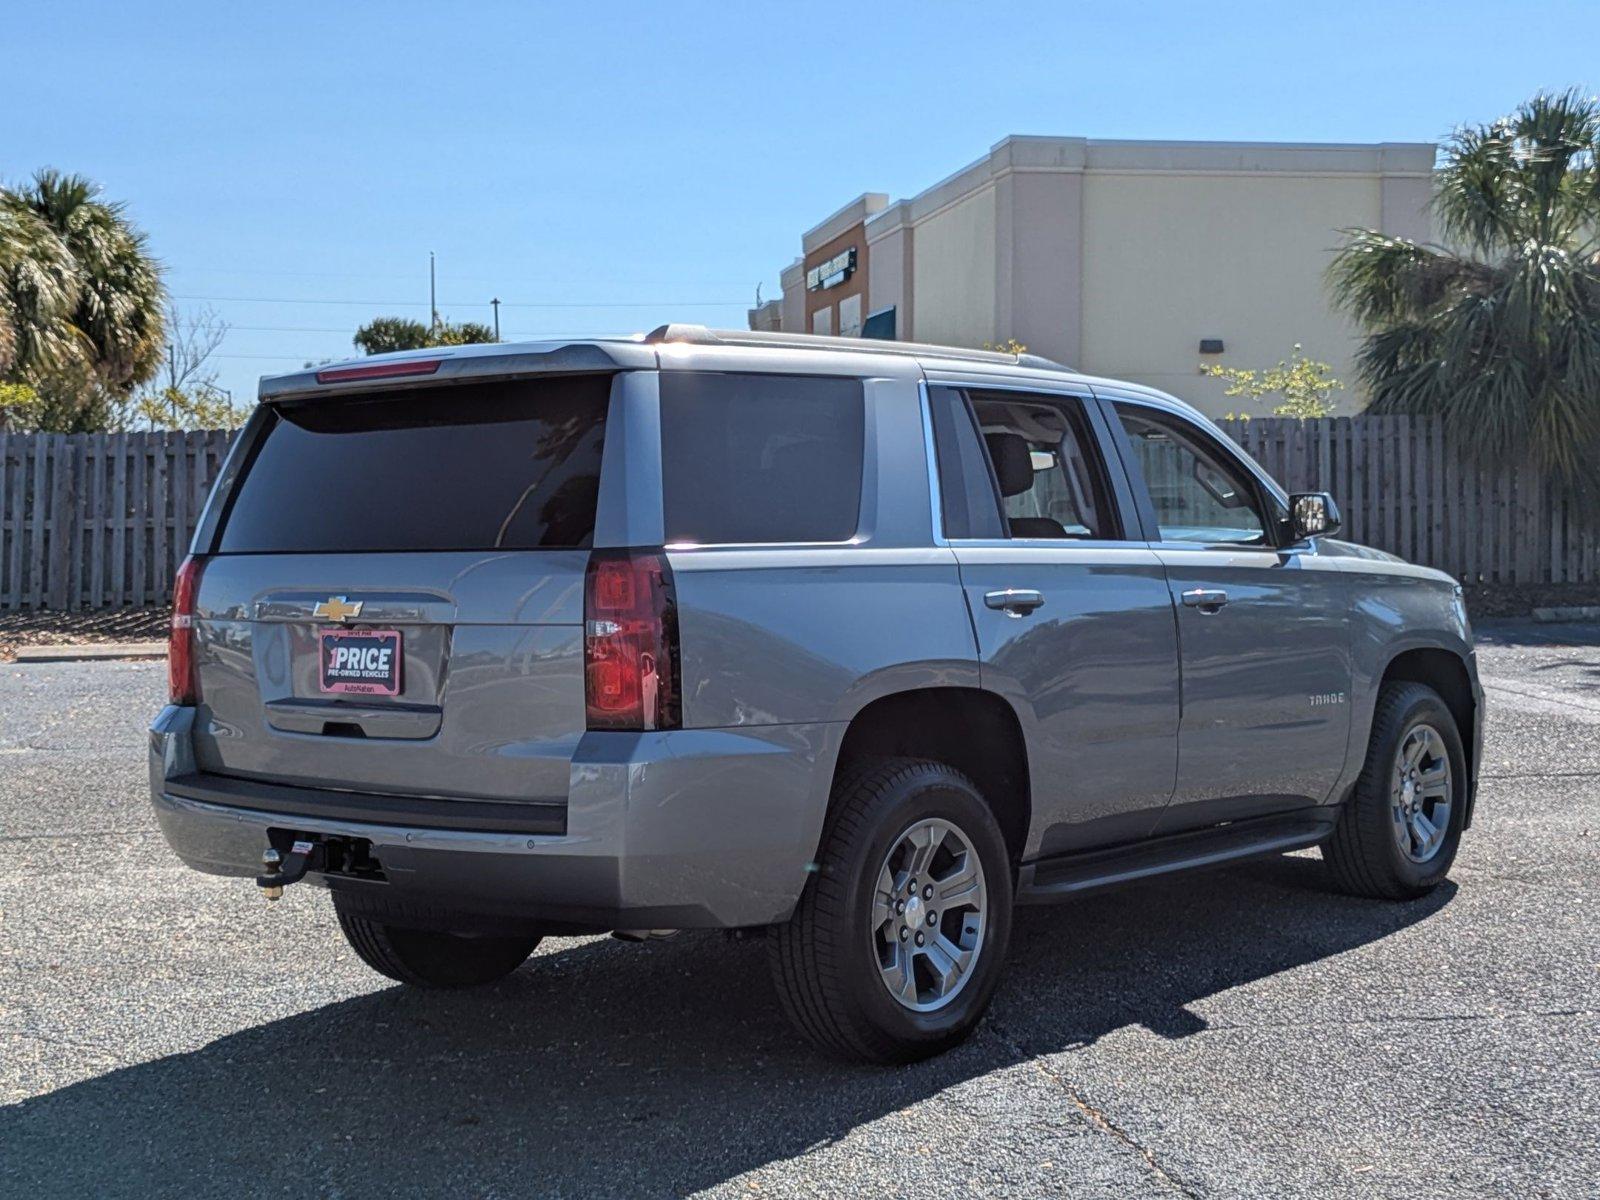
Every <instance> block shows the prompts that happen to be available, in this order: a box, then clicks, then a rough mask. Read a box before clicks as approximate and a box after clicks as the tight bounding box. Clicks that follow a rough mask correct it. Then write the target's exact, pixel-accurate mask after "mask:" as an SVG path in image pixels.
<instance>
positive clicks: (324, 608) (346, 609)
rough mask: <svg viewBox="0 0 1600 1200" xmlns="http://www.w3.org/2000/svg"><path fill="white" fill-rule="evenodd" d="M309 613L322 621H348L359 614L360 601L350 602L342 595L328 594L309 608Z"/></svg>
mask: <svg viewBox="0 0 1600 1200" xmlns="http://www.w3.org/2000/svg"><path fill="white" fill-rule="evenodd" d="M311 615H312V616H313V617H321V618H322V619H323V620H324V621H348V620H349V619H350V618H351V617H359V616H360V615H361V601H359V600H357V601H356V602H355V603H354V604H351V603H350V601H348V600H346V599H345V598H344V597H343V596H329V597H328V598H327V599H326V600H324V601H322V603H320V604H318V605H317V606H316V607H315V608H313V609H312V610H311Z"/></svg>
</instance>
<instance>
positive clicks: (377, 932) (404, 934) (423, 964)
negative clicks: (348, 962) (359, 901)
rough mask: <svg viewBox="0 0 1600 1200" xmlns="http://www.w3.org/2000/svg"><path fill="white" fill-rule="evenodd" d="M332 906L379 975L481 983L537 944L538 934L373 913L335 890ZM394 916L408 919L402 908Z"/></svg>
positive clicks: (440, 984)
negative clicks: (443, 926)
mask: <svg viewBox="0 0 1600 1200" xmlns="http://www.w3.org/2000/svg"><path fill="white" fill-rule="evenodd" d="M333 910H334V913H335V914H336V915H337V916H338V918H339V928H340V929H341V930H342V931H343V932H344V936H345V940H346V941H348V942H349V943H350V947H351V949H353V950H354V951H355V952H356V954H357V955H358V956H359V957H360V959H361V961H362V962H364V963H366V964H367V966H369V967H371V968H372V969H373V970H374V971H376V972H378V974H380V975H387V976H388V977H389V978H390V979H393V980H395V981H396V982H398V983H405V984H410V985H411V986H412V987H424V988H466V987H478V986H480V985H482V984H486V983H493V982H494V981H495V980H497V979H503V978H505V977H506V976H507V975H509V974H511V972H513V971H515V970H516V969H517V968H518V967H520V966H521V965H522V964H523V963H524V962H526V961H527V959H528V956H529V955H530V954H532V953H533V951H534V948H535V947H536V946H538V944H539V942H540V938H539V937H538V936H537V935H534V934H519V935H512V936H499V935H491V936H481V937H480V936H478V935H475V934H464V933H446V932H441V931H439V930H434V929H416V928H411V927H409V926H407V925H405V924H403V923H399V924H397V923H395V922H394V921H391V920H382V919H379V918H378V917H376V916H374V914H373V910H372V908H371V907H370V906H366V907H361V908H357V907H356V906H355V904H353V903H352V902H351V901H349V900H347V899H346V898H345V897H344V896H343V894H342V893H340V892H334V893H333ZM395 916H396V917H398V918H399V919H400V921H401V922H403V921H404V915H403V912H398V911H397V912H396V914H395Z"/></svg>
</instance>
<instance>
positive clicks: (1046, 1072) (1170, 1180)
mask: <svg viewBox="0 0 1600 1200" xmlns="http://www.w3.org/2000/svg"><path fill="white" fill-rule="evenodd" d="M983 1028H984V1029H986V1030H987V1031H988V1032H989V1033H991V1034H992V1035H993V1036H994V1038H995V1040H996V1041H998V1042H1000V1044H1001V1045H1003V1046H1004V1047H1005V1048H1006V1049H1007V1050H1009V1051H1010V1052H1011V1053H1012V1054H1013V1055H1015V1056H1016V1058H1017V1059H1018V1060H1019V1061H1023V1062H1026V1063H1027V1064H1028V1065H1029V1066H1031V1067H1032V1068H1033V1069H1034V1070H1035V1071H1037V1072H1039V1074H1041V1075H1043V1076H1044V1077H1045V1078H1046V1079H1048V1080H1049V1081H1050V1082H1051V1083H1053V1084H1054V1085H1055V1086H1056V1087H1057V1088H1059V1089H1060V1090H1061V1091H1062V1092H1064V1093H1065V1094H1066V1097H1067V1099H1069V1100H1070V1101H1072V1104H1073V1107H1074V1108H1076V1109H1077V1110H1078V1112H1079V1113H1081V1114H1082V1115H1083V1118H1084V1120H1086V1121H1088V1123H1089V1125H1090V1127H1091V1128H1093V1129H1095V1130H1096V1131H1097V1132H1099V1133H1102V1134H1104V1135H1106V1136H1107V1137H1109V1138H1111V1139H1112V1140H1113V1141H1115V1142H1118V1143H1120V1144H1121V1145H1122V1146H1124V1147H1125V1148H1127V1149H1129V1150H1132V1151H1133V1152H1134V1153H1135V1154H1137V1155H1138V1156H1139V1157H1140V1158H1142V1159H1143V1160H1144V1164H1145V1166H1146V1168H1148V1170H1149V1171H1150V1173H1151V1174H1152V1175H1153V1176H1155V1178H1156V1180H1157V1181H1158V1182H1159V1183H1161V1184H1162V1185H1163V1186H1165V1187H1169V1188H1171V1189H1172V1190H1173V1191H1175V1192H1176V1193H1177V1194H1178V1195H1180V1196H1188V1197H1191V1198H1194V1197H1198V1195H1199V1193H1198V1192H1195V1191H1192V1190H1191V1189H1190V1188H1188V1187H1187V1186H1185V1184H1184V1183H1183V1181H1182V1180H1181V1179H1179V1178H1178V1177H1177V1176H1176V1175H1174V1174H1173V1173H1172V1172H1171V1171H1169V1170H1168V1169H1167V1168H1165V1167H1163V1166H1162V1165H1161V1163H1160V1162H1158V1161H1157V1160H1156V1155H1155V1151H1153V1150H1151V1149H1150V1148H1149V1147H1148V1146H1145V1145H1144V1144H1142V1143H1141V1142H1140V1141H1139V1140H1138V1139H1137V1138H1135V1137H1134V1136H1133V1135H1132V1134H1131V1133H1129V1132H1128V1131H1127V1130H1126V1129H1124V1128H1122V1126H1120V1125H1118V1124H1117V1123H1116V1122H1115V1121H1113V1120H1112V1119H1111V1118H1110V1117H1109V1116H1108V1115H1106V1113H1105V1112H1104V1111H1103V1110H1101V1109H1099V1108H1096V1107H1095V1106H1094V1105H1093V1104H1091V1103H1089V1101H1088V1100H1087V1099H1085V1098H1084V1097H1083V1095H1082V1094H1081V1093H1080V1092H1079V1091H1078V1090H1077V1089H1076V1088H1074V1087H1073V1086H1072V1084H1071V1083H1070V1082H1069V1081H1068V1080H1067V1078H1066V1076H1064V1075H1063V1074H1061V1072H1059V1071H1054V1070H1052V1069H1051V1068H1050V1067H1049V1065H1048V1064H1047V1063H1046V1062H1045V1061H1044V1059H1042V1058H1041V1057H1039V1056H1038V1055H1036V1054H1032V1053H1030V1052H1029V1051H1028V1050H1027V1049H1026V1048H1024V1046H1023V1045H1022V1043H1020V1042H1018V1041H1017V1040H1016V1039H1015V1038H1014V1037H1012V1036H1011V1035H1010V1034H1009V1033H1007V1032H1006V1030H1005V1027H1004V1026H1002V1025H1000V1024H999V1023H998V1022H996V1021H994V1020H989V1021H986V1022H985V1023H984V1025H983Z"/></svg>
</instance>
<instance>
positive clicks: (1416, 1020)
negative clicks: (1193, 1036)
mask: <svg viewBox="0 0 1600 1200" xmlns="http://www.w3.org/2000/svg"><path fill="white" fill-rule="evenodd" d="M1593 1016H1600V1009H1590V1008H1551V1009H1533V1010H1528V1011H1518V1010H1508V1011H1506V1012H1487V1013H1426V1014H1423V1013H1392V1014H1387V1013H1386V1014H1384V1015H1383V1016H1377V1017H1350V1018H1347V1019H1343V1020H1309V1021H1237V1022H1230V1023H1210V1024H1208V1025H1207V1026H1206V1030H1205V1031H1206V1032H1207V1033H1221V1032H1223V1031H1233V1030H1240V1029H1245V1030H1251V1029H1315V1028H1326V1027H1333V1028H1338V1029H1357V1028H1361V1027H1363V1026H1367V1025H1432V1024H1442V1023H1452V1022H1455V1023H1462V1024H1470V1023H1472V1022H1476V1021H1515V1020H1522V1019H1527V1018H1530V1017H1531V1018H1548V1017H1593Z"/></svg>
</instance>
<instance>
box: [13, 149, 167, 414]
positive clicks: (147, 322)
mask: <svg viewBox="0 0 1600 1200" xmlns="http://www.w3.org/2000/svg"><path fill="white" fill-rule="evenodd" d="M17 197H18V199H19V200H20V202H21V203H22V205H23V206H25V207H26V208H27V209H28V210H30V211H31V212H32V213H33V214H34V216H35V217H37V219H38V220H39V222H40V223H42V224H43V225H44V226H45V227H46V228H47V229H48V230H50V232H52V233H53V234H54V235H55V236H56V238H57V239H59V241H60V243H61V244H62V245H63V246H64V247H65V248H66V251H67V253H68V254H69V255H70V256H71V259H72V262H73V264H74V268H75V271H74V275H75V279H74V283H75V289H74V292H75V294H74V296H73V298H72V304H71V309H70V312H69V314H68V319H69V320H70V322H71V324H72V325H73V327H74V328H75V329H76V330H77V331H78V333H79V334H80V335H81V349H82V363H81V365H83V366H87V367H88V368H89V369H90V370H91V371H92V372H93V374H94V375H95V376H96V377H97V378H98V380H99V382H100V383H101V384H103V386H105V387H106V388H108V389H109V390H111V391H112V392H114V393H117V394H119V395H123V396H125V395H127V394H128V393H129V392H130V391H132V389H133V388H134V387H135V386H137V385H138V384H140V383H144V382H145V381H146V380H148V379H150V378H151V377H152V376H153V375H154V374H155V373H156V371H157V369H158V368H159V367H160V365H161V355H162V347H163V341H162V339H163V330H164V325H163V311H164V307H165V301H166V294H165V289H164V288H163V287H162V284H161V271H160V267H159V266H158V265H157V263H156V261H155V260H154V259H153V258H152V257H151V256H150V252H149V247H148V244H147V241H146V238H145V235H144V234H143V232H141V231H140V230H139V229H137V228H135V227H134V226H133V225H132V224H131V223H130V222H129V221H128V219H127V217H126V216H125V215H124V212H123V206H122V205H120V204H113V203H109V202H107V201H105V200H102V199H100V189H99V188H98V187H97V186H96V185H95V184H93V183H91V182H89V180H87V179H85V178H83V177H82V176H81V175H63V174H61V173H60V172H59V171H53V170H44V171H39V172H38V173H37V174H35V175H34V177H33V181H32V183H31V184H29V185H27V186H25V187H23V188H22V189H20V190H19V192H18V193H17Z"/></svg>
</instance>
